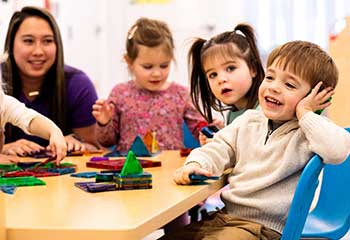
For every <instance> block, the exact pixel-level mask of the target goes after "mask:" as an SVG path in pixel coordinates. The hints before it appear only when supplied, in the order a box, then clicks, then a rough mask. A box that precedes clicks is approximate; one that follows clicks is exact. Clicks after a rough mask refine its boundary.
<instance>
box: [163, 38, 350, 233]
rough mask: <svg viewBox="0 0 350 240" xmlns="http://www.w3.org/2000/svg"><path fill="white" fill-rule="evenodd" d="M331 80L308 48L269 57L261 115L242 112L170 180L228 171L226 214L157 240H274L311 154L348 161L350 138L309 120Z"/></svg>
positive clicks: (325, 60)
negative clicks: (230, 171) (191, 175)
mask: <svg viewBox="0 0 350 240" xmlns="http://www.w3.org/2000/svg"><path fill="white" fill-rule="evenodd" d="M337 80H338V70H337V67H336V66H335V63H334V62H333V60H332V59H331V57H330V56H329V55H328V54H327V53H325V52H324V51H323V50H322V49H321V48H320V47H318V46H317V45H315V44H313V43H310V42H304V41H293V42H289V43H286V44H284V45H282V46H280V47H278V48H276V49H275V50H273V51H272V53H271V54H270V55H269V58H268V61H267V73H266V76H265V79H264V80H263V82H262V84H261V86H260V88H259V104H260V107H261V111H257V110H248V111H247V112H246V113H244V114H243V115H242V116H240V117H239V118H237V119H236V120H235V121H234V122H232V123H231V124H230V125H229V126H227V127H226V128H224V129H222V130H221V131H219V132H218V133H216V134H215V137H214V139H213V142H210V143H208V144H206V145H204V146H203V147H201V148H198V149H195V150H193V151H192V152H191V154H190V155H189V156H188V158H187V159H186V162H185V165H184V166H183V167H182V168H180V169H178V170H176V172H175V174H174V181H175V182H176V183H177V184H188V183H189V182H190V180H189V174H190V173H196V174H203V175H206V176H210V175H221V174H222V173H223V171H224V170H225V169H227V168H229V167H232V168H233V171H232V173H231V174H230V176H229V178H228V181H229V189H228V190H226V191H223V192H222V194H221V198H222V200H223V201H224V203H225V210H224V211H225V213H224V212H222V211H220V212H218V213H215V214H214V215H212V216H211V217H210V219H208V220H205V221H202V222H197V223H194V224H191V225H189V226H187V227H186V228H185V229H184V230H183V231H177V232H174V233H170V234H169V235H167V236H165V237H164V238H162V239H209V238H210V239H279V238H280V234H281V232H282V231H283V228H284V225H285V221H286V218H287V214H288V210H289V207H290V204H291V201H292V197H293V194H294V191H295V187H296V184H297V181H298V179H299V176H300V173H301V171H302V170H303V168H304V166H305V165H306V163H307V161H308V160H309V159H310V157H311V156H312V154H313V153H316V154H318V155H320V156H321V157H322V158H323V160H324V161H325V162H326V163H332V164H339V163H341V162H342V161H344V160H345V159H346V157H347V155H348V150H349V149H350V135H349V134H348V133H347V132H346V131H345V130H344V129H343V128H341V127H339V126H337V125H335V124H334V123H332V122H331V121H330V120H328V119H327V118H325V117H323V116H320V115H318V114H316V113H314V112H315V111H317V110H321V109H324V108H326V107H328V106H329V105H330V104H331V102H330V101H327V100H328V99H329V98H330V97H331V96H332V95H333V94H334V88H335V86H336V84H337ZM332 142H337V144H336V145H333V146H329V143H332ZM180 233H181V234H180Z"/></svg>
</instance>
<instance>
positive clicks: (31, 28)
mask: <svg viewBox="0 0 350 240" xmlns="http://www.w3.org/2000/svg"><path fill="white" fill-rule="evenodd" d="M13 56H14V59H15V62H16V64H17V67H18V69H19V74H20V76H21V79H22V80H42V79H44V77H45V74H46V73H47V72H48V71H49V69H50V68H51V66H52V64H53V63H54V62H55V59H56V43H55V40H54V34H53V31H52V29H51V27H50V25H49V23H48V22H46V21H45V20H44V19H42V18H39V17H28V18H26V19H25V20H24V21H23V22H22V24H21V26H20V27H19V29H18V31H17V33H16V35H15V39H14V45H13Z"/></svg>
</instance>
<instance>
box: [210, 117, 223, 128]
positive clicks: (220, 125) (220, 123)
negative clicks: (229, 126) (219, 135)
mask: <svg viewBox="0 0 350 240" xmlns="http://www.w3.org/2000/svg"><path fill="white" fill-rule="evenodd" d="M210 125H215V126H217V127H218V128H219V129H221V128H224V127H225V122H224V121H222V119H219V118H215V119H214V120H213V122H212V123H211V124H210Z"/></svg>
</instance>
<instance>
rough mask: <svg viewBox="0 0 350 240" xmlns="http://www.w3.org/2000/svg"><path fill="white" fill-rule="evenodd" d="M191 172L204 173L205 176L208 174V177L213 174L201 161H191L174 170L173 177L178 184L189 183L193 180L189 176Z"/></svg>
mask: <svg viewBox="0 0 350 240" xmlns="http://www.w3.org/2000/svg"><path fill="white" fill-rule="evenodd" d="M191 173H194V174H198V175H204V176H208V177H210V176H212V174H211V173H210V172H208V171H207V170H205V169H203V168H201V166H200V165H199V163H196V162H192V163H189V164H187V165H185V166H183V167H181V168H178V169H177V170H176V171H175V172H174V176H173V179H174V181H175V183H176V184H178V185H185V184H189V183H190V182H191V180H190V178H189V176H190V174H191Z"/></svg>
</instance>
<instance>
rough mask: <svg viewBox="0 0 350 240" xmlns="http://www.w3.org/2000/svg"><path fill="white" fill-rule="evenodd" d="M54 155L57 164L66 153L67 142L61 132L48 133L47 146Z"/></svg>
mask: <svg viewBox="0 0 350 240" xmlns="http://www.w3.org/2000/svg"><path fill="white" fill-rule="evenodd" d="M47 149H48V150H50V151H51V152H52V154H53V156H56V164H57V165H59V164H60V161H61V160H62V159H63V158H64V157H65V156H66V155H67V144H66V140H65V138H64V136H63V134H62V132H61V131H60V130H59V131H54V132H53V133H52V134H51V135H50V144H49V146H48V147H47Z"/></svg>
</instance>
